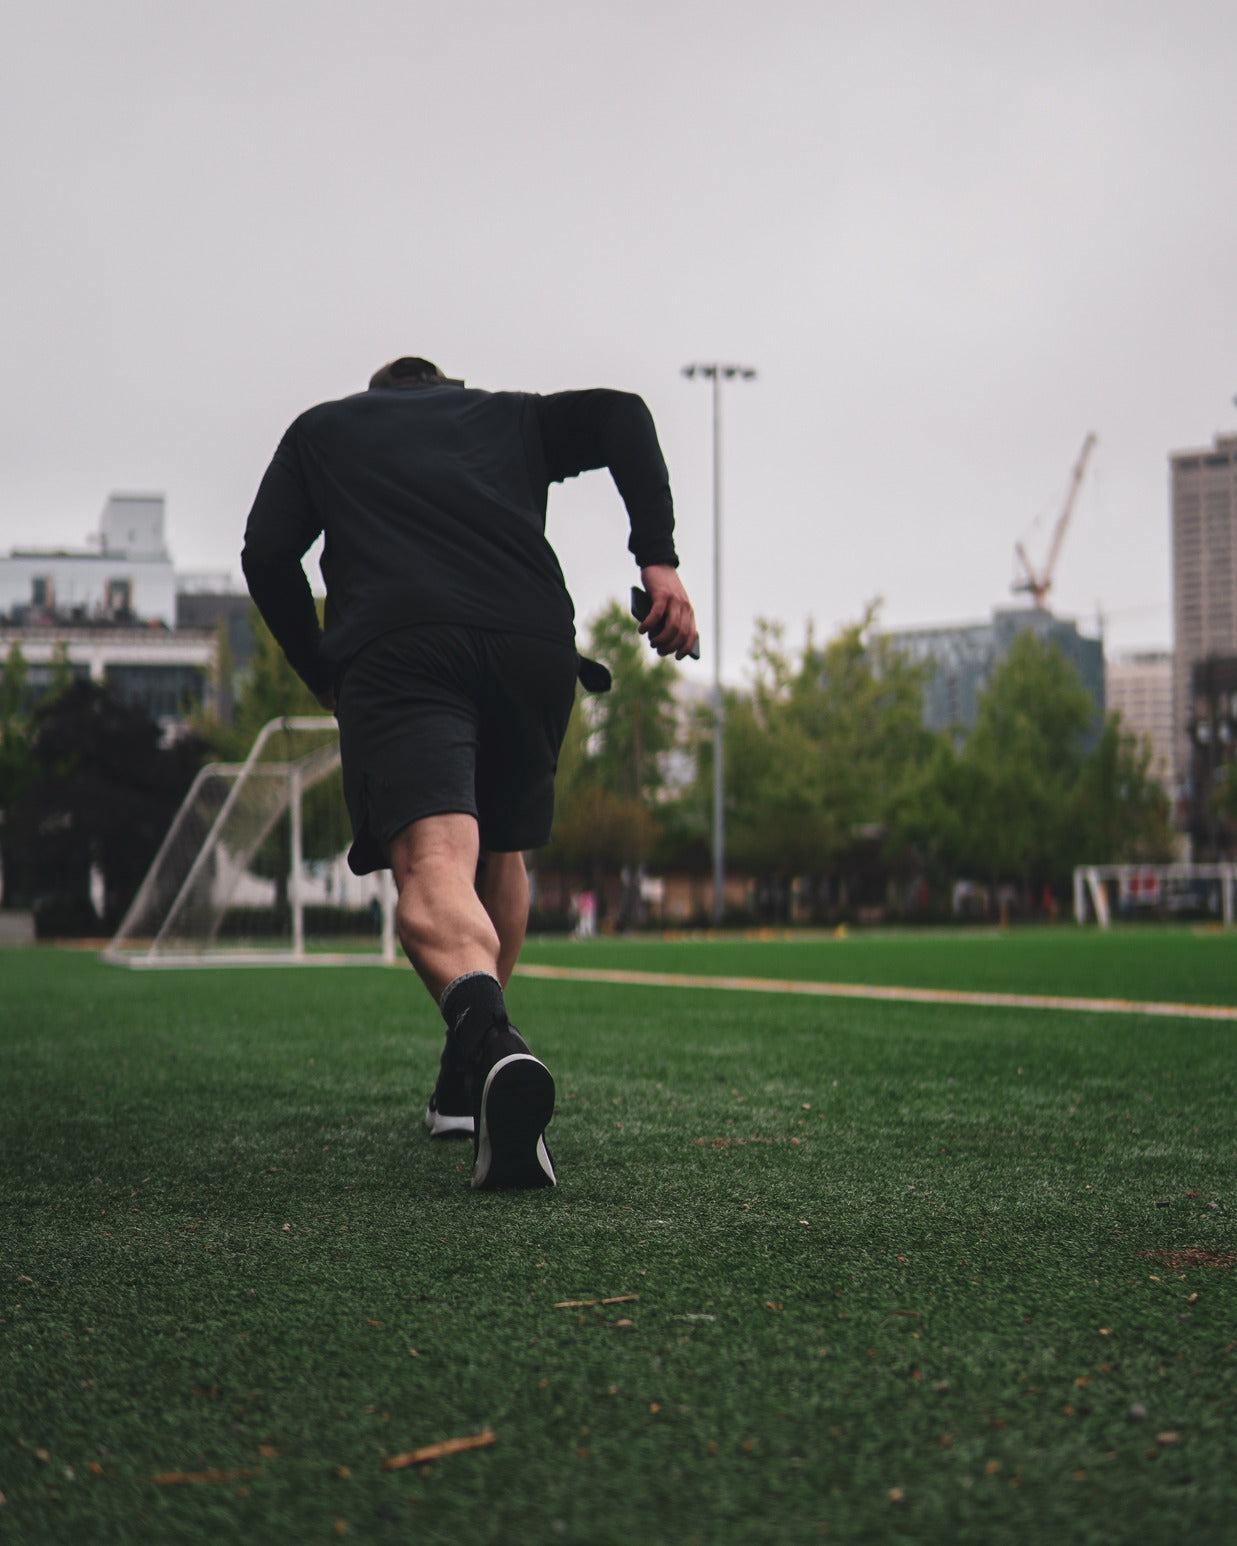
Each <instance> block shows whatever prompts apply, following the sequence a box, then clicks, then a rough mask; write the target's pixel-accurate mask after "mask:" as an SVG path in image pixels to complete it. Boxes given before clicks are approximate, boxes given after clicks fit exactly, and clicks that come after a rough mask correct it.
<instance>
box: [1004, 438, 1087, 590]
mask: <svg viewBox="0 0 1237 1546" xmlns="http://www.w3.org/2000/svg"><path fill="white" fill-rule="evenodd" d="M1094 449H1095V436H1094V434H1089V435H1088V436H1087V438H1086V439H1085V440H1084V441H1083V443H1082V450H1081V451H1080V452H1079V453H1078V460H1077V461H1076V462H1075V463H1074V470H1073V472H1072V473H1071V474H1070V480H1069V491H1068V493H1067V494H1066V496H1065V507H1064V509H1062V511H1061V514H1060V515H1059V516H1058V517H1057V524H1056V527H1055V529H1054V531H1053V533H1052V543H1051V546H1050V547H1049V549H1048V557H1047V558H1046V559H1045V560H1044V567H1043V568H1042V569H1040V570H1036V568H1035V566H1034V564H1032V562H1031V560H1030V559H1029V558H1028V557H1027V550H1026V548H1024V547H1023V545H1022V543H1021V542H1016V543H1015V544H1014V552H1015V553H1016V554H1017V556H1018V563H1019V565H1020V568H1021V573H1020V574H1019V575H1018V577H1017V578H1016V579H1015V580H1014V583H1013V585H1012V586H1011V589H1012V590H1013V591H1014V592H1015V593H1017V592H1019V591H1025V592H1027V593H1028V594H1029V595H1030V597H1031V599H1032V600H1033V601H1034V603H1035V605H1036V606H1037V607H1042V606H1046V605H1047V601H1046V597H1047V595H1048V592H1049V591H1050V590H1051V589H1052V575H1053V571H1054V570H1055V569H1056V567H1057V559H1058V558H1059V557H1060V556H1061V544H1062V542H1064V540H1065V532H1066V528H1067V527H1068V526H1069V522H1070V516H1071V515H1073V513H1074V503H1075V501H1076V500H1077V498H1078V490H1079V488H1080V487H1081V485H1082V479H1083V475H1084V474H1085V472H1086V470H1087V462H1088V460H1089V459H1090V456H1091V452H1092V451H1093V450H1094Z"/></svg>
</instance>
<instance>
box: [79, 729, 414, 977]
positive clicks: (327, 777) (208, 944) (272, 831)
mask: <svg viewBox="0 0 1237 1546" xmlns="http://www.w3.org/2000/svg"><path fill="white" fill-rule="evenodd" d="M350 837H351V834H350V832H349V828H348V818H347V812H346V809H345V807H344V799H343V786H342V781H341V778H340V772H339V729H338V726H337V725H336V723H335V720H334V718H332V717H329V716H326V715H323V716H321V717H318V716H312V717H310V716H306V717H297V718H287V719H275V720H271V722H270V723H269V724H267V725H264V726H263V728H262V730H261V731H260V732H259V734H258V737H257V739H256V740H255V742H254V744H253V748H252V750H251V751H250V753H249V755H248V757H246V759H245V761H244V762H236V763H226V762H225V763H218V762H217V763H210V764H208V765H207V766H206V767H204V768H202V769H201V770H200V772H199V773H198V775H197V777H196V778H195V779H194V781H193V784H192V786H191V787H190V789H189V792H188V794H187V795H186V796H185V798H184V801H183V802H182V804H181V807H180V810H179V811H178V812H177V813H176V817H175V819H174V820H173V822H172V825H171V827H170V828H169V829H168V834H167V836H166V837H165V838H164V840H163V844H162V846H161V847H160V849H159V852H158V853H157V854H156V855H155V859H154V862H153V863H152V865H151V867H150V871H149V873H148V874H147V876H146V878H145V880H144V881H143V882H142V884H141V886H140V887H139V889H138V892H137V895H136V896H135V897H134V899H133V902H132V905H131V906H130V908H129V911H128V912H127V913H126V914H125V917H124V920H123V922H122V923H121V925H120V928H119V929H118V930H117V932H116V936H115V938H114V939H113V940H112V942H111V944H110V945H109V946H108V948H107V950H106V951H105V952H104V954H105V956H106V957H107V959H108V960H111V961H118V962H123V963H124V964H126V965H129V966H200V965H203V964H207V963H217V964H220V965H233V964H246V965H263V964H271V965H277V964H283V963H287V962H305V963H315V964H324V965H335V964H352V963H354V962H355V963H359V964H366V963H372V962H373V961H374V960H375V959H378V960H382V961H386V962H393V961H394V960H395V959H396V950H395V927H394V920H395V913H394V902H395V891H394V887H393V885H392V883H391V877H390V875H389V873H388V872H387V871H386V870H380V871H378V872H377V873H376V874H374V875H365V876H356V875H353V874H352V872H351V871H350V870H349V869H348V864H347V858H346V855H347V849H348V844H349V841H350Z"/></svg>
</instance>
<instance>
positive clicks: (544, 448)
mask: <svg viewBox="0 0 1237 1546" xmlns="http://www.w3.org/2000/svg"><path fill="white" fill-rule="evenodd" d="M601 467H607V468H609V470H610V473H611V475H612V476H613V478H614V481H615V484H616V485H617V487H618V490H619V493H620V494H621V496H622V498H623V502H624V504H625V505H626V507H627V513H628V517H629V520H630V526H631V538H630V541H629V542H628V547H629V549H630V551H631V553H632V555H633V556H634V558H635V561H636V563H637V564H638V565H639V567H640V573H641V579H642V582H643V585H644V588H645V590H646V591H647V592H648V594H649V596H650V598H651V601H652V605H651V607H650V610H649V612H648V614H647V615H646V617H645V618H644V621H643V622H642V623H641V624H640V631H641V632H642V633H645V634H647V635H648V637H649V640H650V642H651V643H652V645H653V647H654V648H655V649H656V650H657V651H658V653H659V654H661V655H674V656H676V657H677V658H678V659H680V660H681V659H682V658H683V657H684V656H685V655H686V654H688V653H689V651H691V650H692V649H694V648H695V647H696V644H697V634H696V623H695V617H694V614H693V611H692V605H691V602H690V600H689V599H688V596H687V592H686V591H685V590H684V588H683V585H682V582H681V581H680V579H679V576H678V557H677V555H676V553H675V549H674V540H673V532H674V514H673V504H672V501H671V496H670V482H669V477H668V475H667V472H666V464H665V461H664V459H663V457H662V453H661V448H660V446H659V445H658V441H657V433H656V430H655V428H654V426H653V420H652V416H651V415H650V413H649V411H648V408H647V407H646V406H645V404H644V402H643V401H642V400H641V399H640V398H639V397H636V396H633V395H632V394H630V393H626V392H615V391H607V390H596V391H582V392H559V393H554V394H552V395H549V396H537V395H534V394H529V393H522V392H484V391H477V390H474V389H468V388H466V387H465V386H464V383H463V382H462V381H454V380H449V379H448V378H447V377H445V376H444V375H443V374H442V372H441V371H440V370H439V369H438V367H437V366H436V365H433V364H431V363H430V362H429V361H428V360H423V359H415V358H409V357H405V358H401V359H398V360H394V361H392V362H391V363H390V364H388V365H384V366H383V367H382V369H381V370H379V371H378V372H377V373H376V374H375V375H374V376H373V378H372V379H371V381H370V383H369V389H368V391H365V392H360V393H357V394H355V395H354V396H351V397H345V398H342V399H341V400H339V401H337V402H329V403H322V404H319V405H318V406H317V407H315V408H310V409H309V410H308V411H307V412H306V413H303V414H302V415H301V416H300V418H298V419H297V420H296V421H295V423H294V424H293V425H292V426H291V428H290V429H289V430H288V432H287V433H286V434H285V435H284V437H283V439H282V440H281V442H280V444H279V447H278V449H277V450H276V452H275V456H274V459H273V460H272V462H271V464H270V466H269V468H268V469H267V471H266V474H265V476H264V477H263V479H262V483H261V486H260V488H259V490H258V494H257V498H256V500H255V501H254V505H253V509H252V510H251V511H250V515H249V522H248V525H247V527H246V530H245V547H244V552H243V554H242V559H241V562H242V566H243V568H244V572H245V579H246V581H247V583H248V586H249V591H250V594H251V595H252V597H253V599H254V601H255V602H256V603H257V606H258V609H259V611H260V612H261V613H262V616H263V617H264V618H265V620H266V622H267V625H268V626H269V628H270V630H271V632H272V633H273V634H274V636H275V638H276V639H277V640H278V642H279V644H280V646H281V647H282V649H283V651H284V653H285V655H286V656H287V658H288V661H289V663H290V664H291V665H292V666H293V668H294V669H295V670H296V671H297V673H298V674H299V675H300V676H301V678H302V679H303V680H304V681H305V683H306V684H307V685H308V686H309V688H310V690H311V691H312V692H313V693H314V694H315V695H316V697H317V698H318V700H319V702H320V703H321V704H322V705H323V707H324V708H326V709H328V710H331V711H333V712H334V713H335V714H336V716H337V718H338V720H339V744H340V753H341V757H342V762H343V779H344V794H345V798H346V800H347V804H348V812H349V816H350V817H351V821H352V831H353V838H354V841H353V845H352V848H351V851H350V852H349V855H348V863H349V865H350V866H351V868H352V870H353V871H354V873H356V874H358V875H365V874H369V873H370V872H371V871H374V870H378V869H382V868H386V867H389V868H390V869H391V870H392V872H393V874H394V878H395V885H396V889H397V891H398V893H399V900H398V904H397V909H396V922H397V927H398V930H399V937H400V943H401V944H402V945H403V948H404V951H405V953H406V954H407V956H408V959H409V960H410V961H411V962H412V965H413V966H414V967H415V969H416V971H417V973H418V974H419V976H420V977H421V980H422V981H423V982H424V983H425V986H426V987H427V988H428V989H429V991H430V992H431V993H432V994H433V995H434V998H435V999H436V1000H437V1002H438V1006H439V1008H440V1010H441V1012H442V1015H443V1018H444V1019H445V1020H446V1024H447V1034H446V1041H445V1044H444V1047H443V1053H442V1060H441V1065H440V1068H439V1073H438V1082H437V1085H436V1087H435V1090H434V1093H433V1095H432V1097H431V1099H430V1102H429V1109H428V1110H427V1112H426V1126H427V1127H428V1128H429V1131H430V1133H431V1134H432V1135H434V1136H443V1135H445V1134H448V1133H451V1132H463V1133H471V1134H472V1136H473V1142H474V1153H475V1159H474V1164H473V1172H472V1185H473V1186H474V1187H477V1188H487V1189H498V1188H506V1187H534V1186H553V1185H555V1184H556V1176H555V1172H554V1165H553V1162H552V1160H551V1158H550V1154H549V1151H548V1149H547V1148H546V1144H545V1128H546V1125H547V1123H548V1122H549V1120H550V1117H551V1115H552V1113H553V1110H554V1081H553V1078H552V1077H551V1075H550V1072H549V1070H548V1069H547V1068H546V1066H545V1065H544V1064H543V1063H542V1062H541V1061H540V1060H539V1059H538V1058H535V1057H534V1056H533V1055H532V1053H531V1052H530V1051H529V1048H528V1045H527V1043H526V1042H525V1041H524V1039H523V1037H522V1036H521V1035H520V1034H519V1032H518V1031H517V1030H516V1029H515V1027H514V1026H513V1025H512V1024H511V1022H510V1020H509V1019H508V1018H507V1010H506V1004H505V1002H504V999H503V989H504V988H505V987H506V985H507V982H508V980H509V978H510V976H511V973H512V971H513V970H514V967H515V963H516V959H517V958H518V956H519V953H520V947H521V945H522V944H523V941H524V932H525V929H526V928H527V925H528V902H529V896H528V875H527V872H526V870H525V867H524V852H525V850H527V849H530V848H536V847H539V846H540V845H542V844H544V843H546V842H548V841H549V837H550V828H551V821H552V816H553V809H554V772H555V768H556V765H557V759H558V752H559V747H560V745H561V744H562V739H563V736H564V734H565V732H566V729H567V721H568V718H569V716H570V713H571V708H572V704H573V702H574V699H575V683H576V677H577V674H579V675H580V677H581V679H582V680H583V681H584V682H585V685H586V686H604V685H606V684H607V683H608V677H607V675H606V673H605V672H604V670H602V669H601V668H600V667H597V666H595V665H593V663H591V662H588V661H581V659H580V657H579V656H578V655H577V653H576V648H575V626H574V610H573V608H572V604H571V598H570V596H569V595H568V594H567V588H566V585H565V584H564V582H563V576H562V571H561V569H560V568H559V564H558V560H557V559H556V558H555V556H554V552H553V549H552V548H551V547H550V544H549V542H548V541H547V540H546V536H545V519H546V500H547V494H548V490H549V485H550V484H551V483H557V482H561V481H562V480H563V479H564V478H571V477H575V476H576V475H577V474H578V473H581V472H584V471H587V470H589V469H591V468H601ZM320 534H325V542H324V546H323V551H322V575H323V579H324V580H325V582H326V593H327V594H326V613H325V627H324V628H320V627H319V623H318V614H317V610H316V608H315V605H314V600H313V595H312V593H311V591H310V587H309V582H308V580H307V579H306V576H305V571H304V569H303V567H302V563H301V560H302V558H303V557H304V554H305V552H306V551H307V549H308V548H309V547H310V546H311V544H312V543H313V542H314V541H315V540H316V539H317V538H318V536H319V535H320Z"/></svg>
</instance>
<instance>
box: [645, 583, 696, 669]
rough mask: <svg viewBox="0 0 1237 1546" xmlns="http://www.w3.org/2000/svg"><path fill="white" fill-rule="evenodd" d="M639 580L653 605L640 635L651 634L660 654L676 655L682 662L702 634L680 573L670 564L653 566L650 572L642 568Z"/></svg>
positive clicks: (650, 639) (653, 644)
mask: <svg viewBox="0 0 1237 1546" xmlns="http://www.w3.org/2000/svg"><path fill="white" fill-rule="evenodd" d="M640 578H641V580H642V581H643V582H644V588H645V590H646V591H648V593H649V599H650V600H651V601H652V603H653V605H652V606H651V607H650V608H649V612H648V616H647V617H646V618H645V619H644V621H643V622H642V623H641V624H640V632H641V633H644V634H647V635H648V637H649V643H650V644H651V645H652V646H653V648H654V649H655V650H656V651H657V653H658V654H659V655H673V656H674V658H675V659H676V660H682V659H683V658H684V656H685V655H687V654H689V653H690V652H691V650H693V649H694V648H695V647H696V645H697V644H698V642H699V635H698V633H697V632H696V614H695V613H694V612H693V611H692V604H691V600H690V598H689V597H688V594H687V592H686V591H685V590H684V589H683V582H682V580H680V579H679V571H678V570H677V569H675V568H673V567H672V566H671V565H670V564H650V565H649V567H648V568H647V569H641V571H640Z"/></svg>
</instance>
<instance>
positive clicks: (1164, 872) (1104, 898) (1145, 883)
mask: <svg viewBox="0 0 1237 1546" xmlns="http://www.w3.org/2000/svg"><path fill="white" fill-rule="evenodd" d="M1235 902H1237V864H1085V865H1079V866H1078V868H1077V869H1075V871H1074V917H1075V919H1076V920H1077V922H1079V923H1090V922H1091V921H1092V920H1094V921H1095V922H1096V923H1098V924H1099V926H1100V928H1101V929H1107V928H1109V927H1110V926H1111V925H1112V921H1113V919H1114V917H1116V918H1119V919H1132V918H1204V919H1211V920H1214V921H1216V922H1219V923H1222V924H1223V925H1224V926H1225V928H1230V929H1231V928H1232V926H1233V921H1234V913H1235V911H1237V908H1235Z"/></svg>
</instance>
